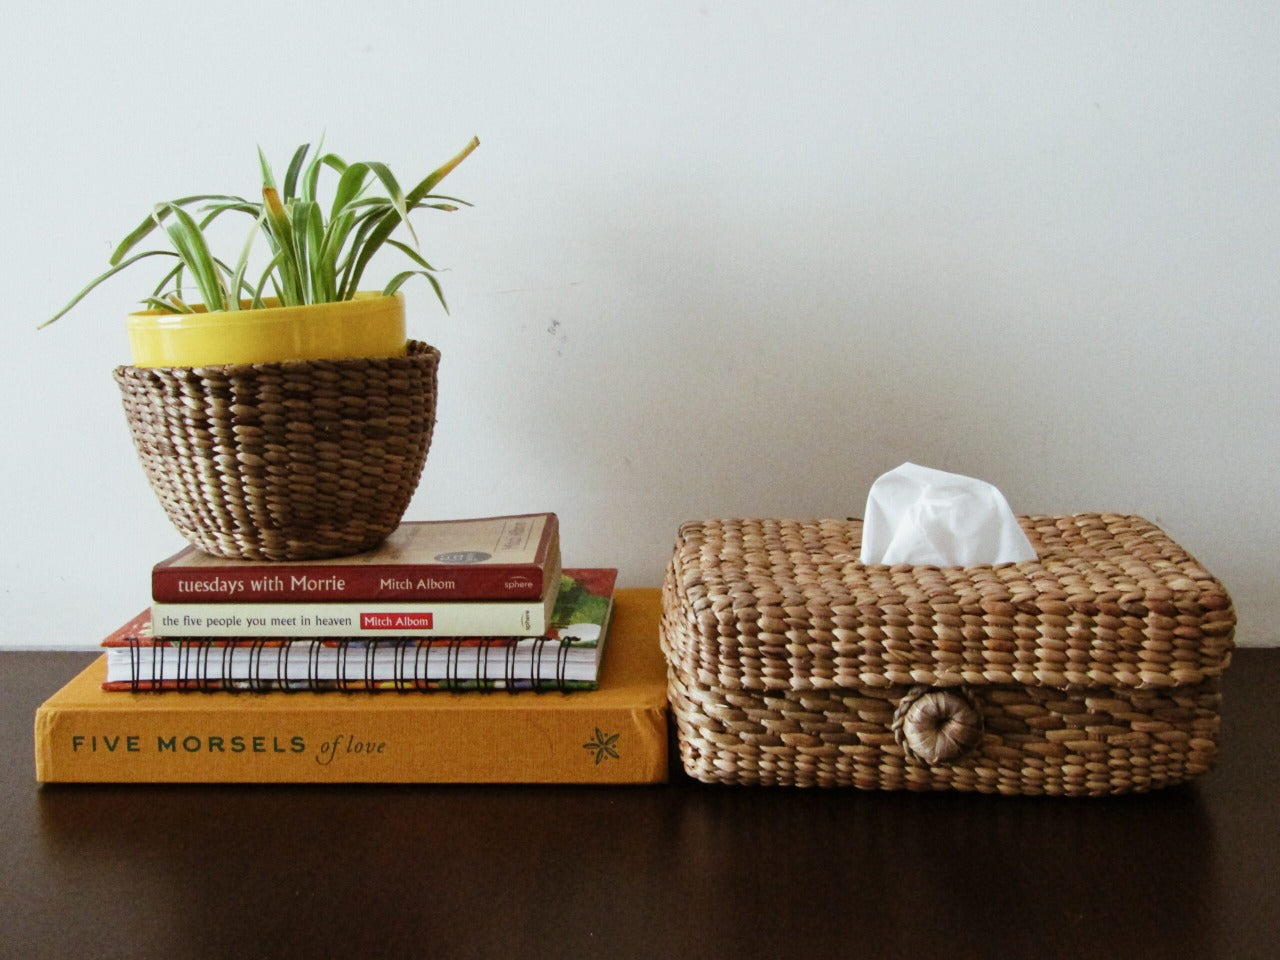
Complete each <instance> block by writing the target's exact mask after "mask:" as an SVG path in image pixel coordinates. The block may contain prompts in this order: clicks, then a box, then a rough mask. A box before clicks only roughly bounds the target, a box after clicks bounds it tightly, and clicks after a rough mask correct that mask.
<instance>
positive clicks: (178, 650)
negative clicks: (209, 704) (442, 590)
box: [128, 637, 571, 693]
mask: <svg viewBox="0 0 1280 960" xmlns="http://www.w3.org/2000/svg"><path fill="white" fill-rule="evenodd" d="M353 642H358V641H353V640H349V639H342V640H338V641H337V642H336V643H335V646H336V648H337V656H336V658H335V659H336V663H337V668H336V671H335V673H334V675H333V676H332V677H326V676H324V675H323V672H322V670H321V667H320V657H321V654H322V652H323V650H324V648H325V642H324V641H320V640H315V641H305V640H298V639H297V638H292V637H290V638H288V639H284V640H281V641H278V642H276V643H272V642H271V641H269V640H268V639H266V638H255V639H254V640H252V641H251V642H250V643H249V644H248V651H249V661H248V672H247V677H246V680H245V682H243V683H241V682H239V681H237V680H236V679H235V678H234V676H233V672H232V666H233V664H234V661H235V654H236V651H237V650H238V649H242V648H243V647H244V646H245V644H243V643H241V644H234V643H223V644H215V643H205V642H201V641H175V642H174V643H173V644H172V645H166V644H159V643H151V644H144V642H143V640H142V638H139V637H131V638H130V639H129V643H128V650H129V671H130V675H131V676H130V680H129V689H130V691H131V692H133V693H139V692H141V691H143V690H153V691H158V690H162V689H163V688H164V681H163V679H162V678H163V676H164V671H163V667H164V663H165V659H166V657H167V656H168V652H167V650H168V647H169V646H172V650H173V656H174V658H175V660H174V666H175V680H174V685H175V687H176V688H177V689H178V690H183V691H186V690H193V689H194V690H199V691H201V692H206V693H207V692H212V691H218V690H224V691H230V692H239V691H242V690H246V689H247V690H249V691H252V692H254V693H264V692H267V691H270V690H281V691H285V692H294V691H297V690H300V689H306V690H311V691H316V692H319V691H323V690H326V689H329V688H330V687H334V688H336V689H338V690H340V691H343V692H350V691H355V690H364V691H367V692H376V691H378V690H380V689H382V688H381V687H380V686H379V683H380V681H378V680H377V679H375V676H374V668H375V666H376V662H377V655H378V651H379V649H382V648H383V647H380V644H383V645H385V644H386V643H391V644H393V651H394V656H393V661H392V676H391V681H392V685H393V687H392V688H393V689H394V690H396V691H399V692H402V693H403V692H410V691H426V690H431V689H433V683H434V684H435V685H436V686H438V687H439V688H440V689H442V690H460V689H465V688H468V686H470V687H471V688H474V689H475V690H479V691H491V690H494V689H495V688H497V687H498V686H499V685H501V687H502V688H503V689H505V690H507V691H508V692H510V693H517V692H519V691H520V689H522V685H523V684H527V685H528V687H529V688H530V689H532V690H533V691H535V692H538V693H544V692H547V691H561V692H568V690H569V689H570V688H569V680H568V667H569V656H568V655H569V650H570V648H571V643H570V641H569V640H568V639H567V638H565V639H559V640H557V639H555V638H552V637H533V638H528V642H530V643H531V644H532V649H531V650H530V651H529V656H530V666H531V668H532V669H531V671H530V673H531V675H530V677H529V678H528V679H527V680H526V679H524V678H519V677H517V672H516V666H517V658H518V656H519V654H520V650H521V647H522V644H525V643H526V641H525V640H524V639H523V638H522V639H521V640H517V641H515V642H512V641H510V640H507V639H505V638H496V637H485V638H482V639H480V641H479V644H478V650H477V652H476V662H475V669H474V671H473V672H472V675H471V676H468V677H464V676H463V675H462V673H463V671H462V652H463V650H464V649H466V639H465V638H462V637H453V638H449V639H448V640H447V641H441V640H439V639H437V638H434V637H427V638H424V639H422V640H409V639H404V638H397V639H394V640H371V641H368V642H365V643H363V644H362V647H363V663H362V666H363V671H362V673H361V675H360V676H357V677H350V676H349V672H350V671H349V664H350V656H351V649H350V648H351V644H352V643H353ZM442 642H444V643H445V644H446V646H445V650H444V653H445V658H444V671H443V674H442V675H441V676H440V677H438V678H435V679H433V678H432V676H431V669H430V667H431V654H432V653H433V652H434V651H435V649H436V647H437V645H438V644H440V643H442ZM296 643H305V644H306V648H307V668H306V677H305V679H302V680H301V681H300V682H299V681H298V680H296V679H295V678H294V677H292V676H291V675H290V673H289V666H288V664H289V658H290V654H291V652H292V649H293V647H294V645H295V644H296ZM548 644H555V653H554V655H555V665H554V667H555V668H554V671H553V676H552V677H547V678H544V677H543V663H544V659H545V657H546V656H548V653H547V646H548ZM495 645H499V646H501V648H502V651H503V662H502V679H501V681H498V680H495V679H492V678H491V675H490V664H491V662H492V660H491V657H492V653H493V648H494V646H495ZM144 646H149V647H150V655H151V680H150V681H149V682H144V681H143V680H142V667H143V660H142V658H143V656H145V654H144V652H143V648H144ZM268 647H274V649H275V667H274V670H272V669H271V667H270V661H269V658H268V655H267V654H266V650H267V648H268ZM410 647H412V649H413V658H412V662H411V661H410V658H409V649H410ZM524 649H529V647H528V646H525V647H524ZM215 650H216V651H218V652H217V654H216V655H217V656H219V657H220V664H219V666H220V667H221V669H220V671H219V676H217V677H214V676H211V675H210V670H209V666H210V664H211V662H212V657H214V656H215V653H214V651H215ZM193 661H194V662H193Z"/></svg>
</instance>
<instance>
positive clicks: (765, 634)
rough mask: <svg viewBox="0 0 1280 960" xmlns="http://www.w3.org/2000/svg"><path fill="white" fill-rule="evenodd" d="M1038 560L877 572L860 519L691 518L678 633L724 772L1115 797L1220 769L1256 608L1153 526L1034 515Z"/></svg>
mask: <svg viewBox="0 0 1280 960" xmlns="http://www.w3.org/2000/svg"><path fill="white" fill-rule="evenodd" d="M1018 522H1019V524H1020V525H1021V526H1022V528H1023V530H1024V531H1025V532H1026V534H1027V537H1028V539H1029V540H1030V541H1031V544H1032V546H1033V547H1034V548H1035V550H1036V553H1037V559H1035V560H1032V561H1029V562H1024V563H1007V564H997V565H987V566H967V567H933V566H906V565H903V566H866V565H863V564H861V563H859V562H858V553H859V545H860V540H861V522H860V521H858V520H809V521H800V520H710V521H702V522H693V523H687V524H685V525H684V526H682V527H681V528H680V532H679V537H678V540H677V543H676V548H675V554H674V557H673V558H672V562H671V564H670V566H669V568H668V571H667V576H666V581H665V584H664V587H663V616H662V628H661V637H662V645H663V650H664V652H665V654H666V657H667V662H668V667H669V669H668V678H669V693H670V700H671V707H672V712H673V714H674V716H675V718H676V724H677V739H678V743H679V748H680V755H681V759H682V762H683V764H684V767H685V770H686V772H688V773H689V774H690V775H691V776H693V777H695V778H697V779H700V780H703V781H708V782H723V783H737V784H750V783H758V784H783V785H794V786H853V787H859V788H863V789H885V790H893V789H907V790H936V789H953V790H964V791H978V792H983V793H1002V794H1053V795H1070V796H1086V795H1087V796H1099V795H1105V794H1117V793H1128V792H1136V791H1145V790H1150V789H1153V788H1156V787H1163V786H1168V785H1171V784H1175V783H1179V782H1182V781H1185V780H1188V779H1190V778H1192V777H1194V776H1197V775H1199V774H1201V773H1204V772H1206V771H1207V770H1209V768H1210V767H1211V765H1212V763H1213V760H1214V755H1215V752H1216V749H1217V735H1218V728H1219V722H1220V703H1221V695H1220V692H1219V678H1220V676H1221V674H1222V671H1223V670H1224V669H1225V668H1226V666H1227V665H1228V663H1229V661H1230V657H1231V650H1232V649H1233V637H1234V632H1235V612H1234V610H1233V608H1232V604H1231V599H1230V597H1229V596H1228V595H1227V592H1226V591H1225V590H1224V589H1223V587H1222V585H1221V584H1220V583H1219V582H1218V581H1217V580H1216V579H1214V578H1213V577H1212V576H1210V575H1209V573H1208V572H1206V571H1205V569H1204V568H1203V567H1201V566H1200V565H1199V564H1198V563H1196V561H1195V560H1194V559H1193V558H1192V557H1191V556H1189V555H1188V554H1187V552H1186V551H1185V550H1183V549H1182V548H1181V547H1179V546H1178V545H1177V544H1176V543H1174V542H1173V541H1172V540H1171V539H1170V538H1169V537H1168V536H1167V535H1165V534H1164V533H1163V532H1162V531H1161V530H1160V529H1159V528H1158V527H1156V526H1155V525H1154V524H1152V523H1150V522H1148V521H1146V520H1143V519H1142V518H1140V517H1132V516H1118V515H1111V514H1082V515H1075V516H1061V517H1019V518H1018Z"/></svg>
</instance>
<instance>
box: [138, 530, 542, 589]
mask: <svg viewBox="0 0 1280 960" xmlns="http://www.w3.org/2000/svg"><path fill="white" fill-rule="evenodd" d="M560 563H561V561H560V524H559V520H558V518H557V517H556V515H555V514H554V513H531V514H520V515H517V516H508V517H482V518H476V519H470V520H433V521H422V520H410V521H407V522H405V523H402V524H401V525H400V526H399V527H398V528H397V529H396V530H395V532H394V533H392V534H391V536H389V537H388V538H387V539H386V540H385V541H384V542H383V543H382V544H381V545H380V546H378V547H376V548H375V549H373V550H369V551H367V552H365V553H359V554H356V555H354V556H350V557H335V558H333V559H330V560H304V561H282V562H278V563H270V562H258V561H254V560H228V559H225V558H223V557H214V556H211V555H210V554H207V553H205V552H203V551H202V550H198V549H197V548H195V547H187V548H186V549H185V550H182V551H180V552H179V553H176V554H174V555H173V556H172V557H169V558H168V559H167V560H162V561H161V562H160V563H157V564H156V565H155V566H154V567H153V568H152V571H151V598H152V600H154V601H155V602H157V603H235V602H249V601H254V602H263V603H268V602H270V603H290V602H294V601H297V602H314V601H366V600H367V601H391V600H532V599H537V598H539V597H541V596H542V595H543V593H544V592H545V588H546V586H547V584H548V583H552V582H555V581H557V580H558V579H559V577H560Z"/></svg>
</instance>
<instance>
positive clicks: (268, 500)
mask: <svg viewBox="0 0 1280 960" xmlns="http://www.w3.org/2000/svg"><path fill="white" fill-rule="evenodd" d="M439 360H440V353H439V351H437V350H436V349H435V348H434V347H431V346H428V345H427V344H425V343H420V342H418V341H413V340H411V341H409V349H408V354H407V355H406V356H403V357H390V358H385V359H357V360H307V361H297V362H290V363H270V364H252V365H249V364H246V365H234V366H209V367H196V368H187V367H168V368H140V367H131V366H122V367H117V368H116V370H115V379H116V382H117V383H118V384H119V385H120V391H121V394H122V395H123V399H124V408H125V414H126V416H127V417H128V421H129V429H130V431H131V433H132V435H133V442H134V446H135V447H136V449H137V451H138V456H139V458H140V459H141V461H142V466H143V469H144V470H145V471H146V474H147V478H148V479H149V480H150V481H151V486H152V489H153V490H155V493H156V496H158V497H159V498H160V502H161V504H162V505H163V506H164V509H165V512H166V513H168V515H169V519H170V520H172V521H173V523H174V525H175V526H177V528H178V529H179V530H180V531H181V532H182V534H183V536H185V537H186V538H187V539H188V540H189V541H190V542H191V543H193V544H194V545H195V546H197V547H199V548H200V549H202V550H204V551H206V552H208V553H211V554H215V555H217V556H222V557H234V558H240V559H246V560H310V559H320V558H324V557H335V556H344V555H347V554H352V553H359V552H360V551H363V550H368V549H371V548H372V547H375V546H377V545H378V544H379V543H381V542H382V541H383V540H384V539H386V537H387V536H388V534H390V533H391V531H392V530H394V529H395V528H396V526H397V525H398V524H399V522H400V519H401V517H402V516H403V515H404V511H405V509H406V508H407V507H408V505H409V501H410V499H411V498H412V496H413V493H414V489H415V488H416V487H417V484H418V479H419V477H420V476H421V474H422V468H423V465H424V464H425V462H426V458H427V450H428V448H429V447H430V445H431V432H432V429H433V427H434V425H435V407H436V369H437V365H438V363H439Z"/></svg>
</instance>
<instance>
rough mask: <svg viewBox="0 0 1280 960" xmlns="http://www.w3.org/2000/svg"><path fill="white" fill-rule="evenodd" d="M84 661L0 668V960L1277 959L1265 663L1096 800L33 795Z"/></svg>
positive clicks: (48, 656)
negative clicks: (1212, 724) (43, 739)
mask: <svg viewBox="0 0 1280 960" xmlns="http://www.w3.org/2000/svg"><path fill="white" fill-rule="evenodd" d="M89 659H90V658H89V657H88V656H86V655H82V654H65V653H13V652H11V653H3V654H0V771H2V774H0V778H2V783H3V786H2V789H3V791H4V794H3V800H2V801H0V903H2V904H3V912H2V913H0V957H4V958H9V957H14V958H19V957H20V958H25V960H34V958H39V957H58V958H75V960H82V958H91V957H121V958H130V960H142V958H148V957H163V958H168V960H173V958H183V957H201V958H206V957H234V958H238V960H243V958H252V957H272V958H275V957H294V956H297V957H303V956H306V957H312V958H321V957H338V956H350V957H374V958H388V957H427V956H432V957H437V956H438V957H453V956H458V957H468V956H494V957H498V956H500V957H523V956H528V957H597V956H598V957H609V958H613V957H631V956H635V957H656V958H685V957H698V958H703V957H708V958H710V957H715V958H719V957H724V958H746V957H866V958H893V957H912V958H915V960H919V958H921V957H943V958H947V960H956V958H964V957H981V958H1021V957H1035V958H1054V957H1063V958H1070V960H1079V958H1091V957H1103V958H1109V957H1116V958H1141V957H1160V958H1180V957H1190V958H1202V957H1203V958H1213V957H1230V958H1233V960H1241V958H1252V957H1258V958H1263V957H1266V958H1272V957H1277V956H1280V731H1278V730H1277V723H1276V721H1277V718H1278V717H1280V709H1278V708H1277V697H1278V696H1280V650H1255V649H1246V650H1241V651H1239V652H1238V653H1237V654H1236V659H1235V662H1234V664H1233V666H1232V667H1231V669H1230V671H1229V672H1228V677H1227V683H1226V695H1225V711H1224V723H1223V739H1222V750H1221V753H1220V755H1219V766H1218V768H1217V769H1216V770H1215V771H1214V772H1213V773H1211V774H1210V775H1208V776H1207V777H1205V778H1203V779H1202V780H1200V781H1199V782H1198V783H1196V784H1194V785H1191V786H1185V787H1179V788H1175V789H1171V790H1167V791H1164V792H1158V793H1153V794H1150V795H1147V796H1138V797H1127V798H1114V799H1106V800H1052V799H1044V798H1039V799H1036V798H1025V799H1001V798H992V797H979V796H962V795H950V794H930V795H910V794H872V793H859V792H854V791H848V792H819V791H786V790H778V789H731V788H724V787H708V786H702V785H699V784H695V783H691V782H689V781H687V780H684V779H683V778H680V777H677V779H676V780H675V781H674V782H673V783H672V784H671V785H670V786H665V787H625V788H612V789H601V788H587V787H496V788H495V787H351V786H348V787H296V786H287V787H261V786H258V787H230V786H227V787H222V786H196V787H176V786H175V787H156V786H137V787H128V786H125V787H122V786H46V787H39V786H37V784H36V783H35V781H34V764H33V760H32V745H31V740H32V719H33V715H34V712H35V709H36V706H37V705H38V704H39V703H40V701H42V700H43V699H44V698H45V697H46V696H47V695H48V694H50V693H52V692H53V690H55V689H56V688H57V687H59V686H60V685H61V684H62V683H63V682H64V681H65V680H67V679H68V678H69V677H70V676H71V675H72V674H73V673H74V672H75V671H77V670H78V669H80V667H82V666H83V665H84V664H85V663H87V662H88V660H89Z"/></svg>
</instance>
